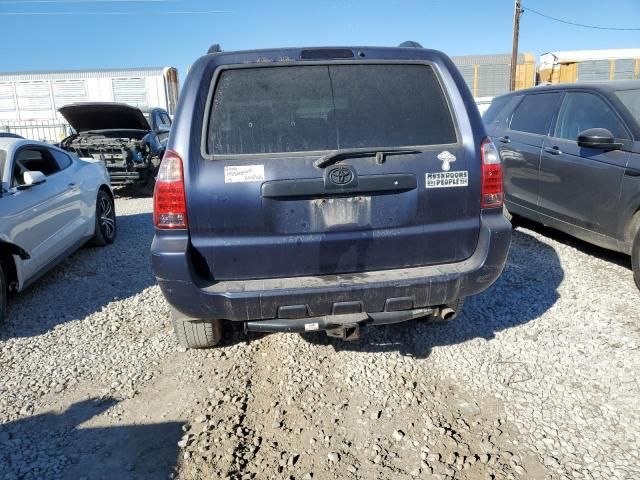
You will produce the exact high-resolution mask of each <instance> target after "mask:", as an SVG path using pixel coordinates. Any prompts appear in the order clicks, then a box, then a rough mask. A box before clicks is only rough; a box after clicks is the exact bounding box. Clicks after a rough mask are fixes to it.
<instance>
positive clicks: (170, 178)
mask: <svg viewBox="0 0 640 480" xmlns="http://www.w3.org/2000/svg"><path fill="white" fill-rule="evenodd" d="M153 224H154V225H155V226H156V228H187V202H186V201H185V195H184V176H183V174H182V159H181V158H180V155H178V154H177V153H176V152H174V151H173V150H167V151H166V152H165V154H164V157H162V163H160V169H159V170H158V177H157V178H156V188H155V191H154V192H153Z"/></svg>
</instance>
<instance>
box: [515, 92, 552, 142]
mask: <svg viewBox="0 0 640 480" xmlns="http://www.w3.org/2000/svg"><path fill="white" fill-rule="evenodd" d="M559 96H560V94H559V93H558V92H552V93H536V94H532V95H527V96H526V97H524V99H523V100H522V102H520V105H518V107H517V108H516V109H515V111H514V112H513V115H512V116H511V123H510V124H509V128H510V129H511V130H516V131H518V132H525V133H535V134H537V135H546V134H547V133H549V127H550V126H551V119H552V117H553V114H554V112H555V109H556V105H557V102H558V98H559Z"/></svg>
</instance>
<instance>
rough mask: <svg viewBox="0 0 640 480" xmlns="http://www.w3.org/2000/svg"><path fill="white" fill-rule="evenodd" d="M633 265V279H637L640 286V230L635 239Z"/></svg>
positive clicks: (632, 254) (637, 284) (632, 256)
mask: <svg viewBox="0 0 640 480" xmlns="http://www.w3.org/2000/svg"><path fill="white" fill-rule="evenodd" d="M631 267H632V268H633V279H634V280H635V281H636V286H637V287H638V288H640V230H638V232H637V233H636V238H635V240H634V241H633V249H632V250H631Z"/></svg>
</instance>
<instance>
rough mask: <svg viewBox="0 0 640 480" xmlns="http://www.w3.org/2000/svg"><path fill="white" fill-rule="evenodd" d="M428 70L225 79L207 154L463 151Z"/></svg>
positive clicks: (240, 73)
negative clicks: (456, 147) (451, 147)
mask: <svg viewBox="0 0 640 480" xmlns="http://www.w3.org/2000/svg"><path fill="white" fill-rule="evenodd" d="M456 141H457V139H456V132H455V127H454V123H453V119H452V116H451V112H450V110H449V107H448V105H447V101H446V99H445V96H444V92H443V91H442V87H441V86H440V83H439V82H438V80H437V78H436V75H435V74H434V72H433V69H432V68H431V67H430V66H428V65H364V64H350V65H311V66H287V67H260V68H239V69H229V70H225V71H223V72H222V73H221V74H220V76H219V78H218V82H217V85H216V89H215V93H214V95H213V104H212V106H211V109H210V118H209V123H208V135H207V153H209V154H214V155H242V154H255V153H286V152H305V151H322V150H335V149H342V148H375V147H381V148H383V147H400V146H419V145H441V144H451V143H456Z"/></svg>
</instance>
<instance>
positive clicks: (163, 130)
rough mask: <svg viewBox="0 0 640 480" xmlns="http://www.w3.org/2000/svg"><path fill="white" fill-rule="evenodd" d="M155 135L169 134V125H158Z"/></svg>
mask: <svg viewBox="0 0 640 480" xmlns="http://www.w3.org/2000/svg"><path fill="white" fill-rule="evenodd" d="M156 132H157V133H160V134H161V133H169V132H171V125H167V124H165V123H163V124H161V125H158V128H157V129H156Z"/></svg>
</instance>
